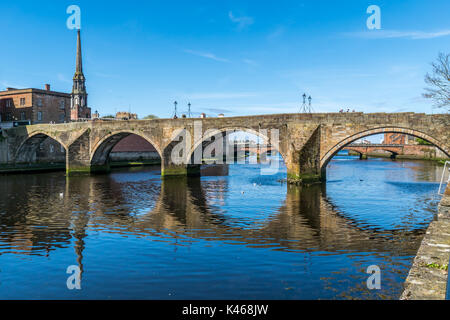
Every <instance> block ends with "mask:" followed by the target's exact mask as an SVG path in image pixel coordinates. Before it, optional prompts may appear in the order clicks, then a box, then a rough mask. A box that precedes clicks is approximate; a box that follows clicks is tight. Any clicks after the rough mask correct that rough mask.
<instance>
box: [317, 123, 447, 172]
mask: <svg viewBox="0 0 450 320" xmlns="http://www.w3.org/2000/svg"><path fill="white" fill-rule="evenodd" d="M380 133H402V134H407V135H411V136H414V137H417V138H421V139H424V140H426V141H428V142H430V143H431V144H433V145H434V146H436V147H437V148H439V149H440V150H441V151H442V152H444V153H445V154H446V155H447V156H448V157H450V150H448V149H447V148H446V147H445V144H444V143H443V142H441V141H439V140H437V139H435V138H433V137H432V136H430V135H428V134H426V133H424V132H422V131H418V130H414V129H410V128H402V127H379V128H373V129H369V130H365V131H361V132H358V133H355V134H353V135H351V136H348V137H347V138H345V139H343V140H341V141H340V142H339V143H337V144H335V145H334V146H332V147H331V148H330V149H329V150H328V151H326V153H325V155H324V156H323V157H322V158H321V159H320V168H321V170H322V172H324V171H325V169H326V167H327V165H328V163H329V162H330V161H331V159H332V158H333V157H334V156H335V155H336V153H338V151H339V150H341V149H343V148H345V146H347V145H348V144H350V143H352V142H354V141H356V140H358V139H361V138H364V137H367V136H371V135H375V134H380ZM388 151H389V150H388ZM391 152H392V151H391Z"/></svg>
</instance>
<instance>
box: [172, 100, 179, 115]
mask: <svg viewBox="0 0 450 320" xmlns="http://www.w3.org/2000/svg"><path fill="white" fill-rule="evenodd" d="M177 104H178V102H176V101H174V103H173V105H174V106H175V111H174V115H173V117H174V119H176V118H178V117H177Z"/></svg>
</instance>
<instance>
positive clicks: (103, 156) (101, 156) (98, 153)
mask: <svg viewBox="0 0 450 320" xmlns="http://www.w3.org/2000/svg"><path fill="white" fill-rule="evenodd" d="M132 134H134V135H137V136H139V137H141V138H143V139H144V140H146V141H147V142H148V143H149V144H151V145H152V146H153V147H154V148H155V150H156V151H157V152H158V155H159V157H160V158H162V153H161V149H160V148H159V145H158V144H156V143H155V142H154V141H153V139H151V138H149V137H148V136H147V135H145V134H144V133H142V132H139V131H132V130H118V131H114V132H110V133H108V134H107V135H106V136H104V137H103V138H102V139H100V140H99V141H98V142H97V143H96V144H95V145H94V147H93V148H92V151H91V156H90V159H89V161H90V164H91V165H92V166H103V165H106V164H107V163H108V158H109V154H110V153H111V150H112V149H113V148H114V146H115V145H116V144H117V143H118V142H119V141H120V140H122V139H123V138H125V137H127V136H130V135H132Z"/></svg>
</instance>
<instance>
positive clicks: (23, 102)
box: [20, 98, 25, 106]
mask: <svg viewBox="0 0 450 320" xmlns="http://www.w3.org/2000/svg"><path fill="white" fill-rule="evenodd" d="M20 105H21V106H24V105H25V98H20Z"/></svg>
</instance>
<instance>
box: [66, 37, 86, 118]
mask: <svg viewBox="0 0 450 320" xmlns="http://www.w3.org/2000/svg"><path fill="white" fill-rule="evenodd" d="M85 82H86V78H85V77H84V74H83V62H82V58H81V37H80V30H78V32H77V59H76V66H75V75H74V76H73V86H72V99H71V108H70V109H71V110H70V118H71V120H73V121H77V120H80V119H90V118H91V108H89V107H88V103H87V96H88V94H87V92H86V84H85Z"/></svg>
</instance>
